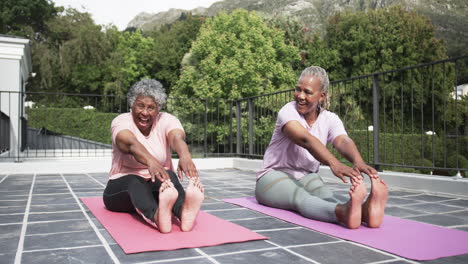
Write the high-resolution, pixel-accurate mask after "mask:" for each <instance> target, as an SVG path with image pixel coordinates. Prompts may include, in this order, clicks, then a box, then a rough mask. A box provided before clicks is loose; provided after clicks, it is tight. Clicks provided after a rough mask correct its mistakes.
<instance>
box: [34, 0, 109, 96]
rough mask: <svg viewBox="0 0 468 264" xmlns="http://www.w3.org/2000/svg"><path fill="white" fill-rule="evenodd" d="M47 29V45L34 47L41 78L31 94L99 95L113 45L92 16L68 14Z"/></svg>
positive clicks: (66, 12)
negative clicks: (41, 92)
mask: <svg viewBox="0 0 468 264" xmlns="http://www.w3.org/2000/svg"><path fill="white" fill-rule="evenodd" d="M47 26H48V28H49V33H48V36H47V41H44V42H35V43H33V45H32V61H33V68H34V69H35V71H36V73H37V76H36V77H35V78H34V79H32V80H31V84H30V85H29V86H28V91H34V92H36V91H48V92H58V93H82V94H86V93H99V92H100V91H101V90H102V88H103V83H102V80H103V79H104V76H105V73H106V72H105V64H106V60H107V57H108V56H109V54H110V52H111V50H112V42H111V41H109V39H108V38H107V35H106V34H105V33H104V32H103V31H102V29H101V27H100V26H97V25H95V24H94V21H93V20H92V18H91V15H90V14H89V13H81V12H79V11H77V10H75V9H67V10H65V12H64V13H63V14H61V15H59V16H57V17H55V18H54V19H52V20H51V21H49V22H48V23H47Z"/></svg>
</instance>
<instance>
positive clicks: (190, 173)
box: [177, 157, 198, 181]
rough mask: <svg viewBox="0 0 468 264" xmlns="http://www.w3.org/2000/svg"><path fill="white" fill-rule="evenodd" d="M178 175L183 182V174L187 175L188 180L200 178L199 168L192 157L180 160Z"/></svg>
mask: <svg viewBox="0 0 468 264" xmlns="http://www.w3.org/2000/svg"><path fill="white" fill-rule="evenodd" d="M177 174H178V176H179V179H180V180H181V181H182V179H183V177H184V176H183V174H185V176H186V177H187V179H192V178H193V179H195V178H198V171H197V167H195V164H194V163H193V160H192V158H191V157H181V158H180V159H179V164H178V165H177Z"/></svg>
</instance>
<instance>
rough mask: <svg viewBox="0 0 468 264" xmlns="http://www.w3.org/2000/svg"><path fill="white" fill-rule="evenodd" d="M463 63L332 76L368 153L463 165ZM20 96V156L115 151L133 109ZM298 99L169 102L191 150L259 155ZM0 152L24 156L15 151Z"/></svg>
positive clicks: (403, 163)
mask: <svg viewBox="0 0 468 264" xmlns="http://www.w3.org/2000/svg"><path fill="white" fill-rule="evenodd" d="M466 65H468V56H463V57H459V58H454V59H448V60H444V61H438V62H434V63H428V64H423V65H418V66H413V67H408V68H404V69H398V70H393V71H387V72H380V73H374V74H370V75H365V76H359V77H355V78H350V79H346V80H340V81H334V82H332V83H331V85H330V95H331V100H330V102H331V106H330V110H331V111H333V112H335V113H337V114H338V115H339V116H340V117H341V118H342V120H343V122H344V124H345V127H346V128H347V130H348V133H349V134H350V136H351V137H352V138H353V139H354V141H355V142H356V144H357V145H358V148H359V149H360V151H361V153H362V155H363V158H364V159H365V160H366V161H367V162H368V163H370V164H372V165H374V166H376V167H379V168H380V169H392V170H399V171H418V172H423V173H430V172H433V173H437V174H445V175H453V174H455V173H457V172H462V173H466V172H467V170H468V169H467V168H468V128H467V124H468V96H466V95H465V96H462V95H460V94H459V93H457V92H456V88H457V86H459V85H460V84H463V83H468V67H467V66H466ZM4 93H5V92H0V95H4ZM8 93H9V94H10V93H11V92H8ZM22 96H23V97H25V101H27V104H26V106H25V108H24V109H25V111H24V113H23V114H22V115H24V116H25V117H27V120H28V123H27V127H28V132H27V133H24V134H27V138H26V140H23V141H22V142H23V144H24V145H23V147H24V149H23V151H22V152H21V154H20V156H21V157H28V158H32V157H56V156H105V155H111V152H110V149H111V145H110V144H111V142H110V141H111V137H110V123H111V121H112V119H113V118H115V117H116V116H117V115H118V114H119V113H124V112H127V111H128V106H127V102H126V99H125V98H120V97H116V96H102V95H81V94H55V93H26V94H23V95H22ZM292 100H293V89H291V90H288V91H280V92H276V93H272V94H268V95H260V96H255V97H250V98H243V99H239V100H224V99H196V98H168V100H167V105H166V107H165V109H164V110H163V111H166V112H169V113H172V114H174V115H175V116H177V117H178V118H179V119H180V120H181V122H182V124H183V126H184V129H185V130H186V134H187V143H188V145H189V148H190V150H191V153H192V155H193V156H194V157H209V156H237V157H239V156H240V157H247V158H258V159H260V158H262V157H263V153H264V152H265V149H266V148H267V146H268V144H269V141H270V139H271V135H272V132H273V129H274V126H275V122H276V116H277V113H278V111H279V109H281V107H282V106H284V105H285V104H286V103H287V102H290V101H292ZM29 101H32V102H34V105H31V104H30V103H29ZM21 107H22V106H21ZM5 116H7V115H5ZM4 120H6V118H3V115H2V122H1V129H0V130H1V131H2V133H3V131H4V130H5V131H7V130H9V129H6V126H7V125H8V124H7V123H8V121H4ZM10 122H13V121H12V120H10ZM5 137H6V136H5ZM3 141H4V137H3V134H2V144H3ZM5 142H7V141H5ZM2 146H3V145H2ZM330 149H331V150H332V151H334V150H333V148H330ZM335 153H336V152H335ZM336 154H337V155H338V153H336ZM2 157H8V158H17V157H12V156H11V155H8V151H6V152H4V153H3V156H2Z"/></svg>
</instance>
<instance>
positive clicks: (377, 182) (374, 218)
mask: <svg viewBox="0 0 468 264" xmlns="http://www.w3.org/2000/svg"><path fill="white" fill-rule="evenodd" d="M371 184H372V189H371V193H370V195H369V198H367V201H366V202H365V203H364V204H363V206H362V221H363V222H366V223H367V226H368V227H371V228H376V227H379V226H380V225H381V224H382V222H383V218H384V214H385V206H386V204H387V200H388V187H387V184H385V182H384V181H383V180H381V179H373V178H371Z"/></svg>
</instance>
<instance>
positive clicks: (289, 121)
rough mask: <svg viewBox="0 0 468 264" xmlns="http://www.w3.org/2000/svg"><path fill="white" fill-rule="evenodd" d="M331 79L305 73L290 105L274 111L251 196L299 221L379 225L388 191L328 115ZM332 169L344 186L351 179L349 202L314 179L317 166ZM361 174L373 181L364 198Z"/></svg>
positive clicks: (323, 74) (319, 70) (320, 71)
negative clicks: (293, 213) (337, 154)
mask: <svg viewBox="0 0 468 264" xmlns="http://www.w3.org/2000/svg"><path fill="white" fill-rule="evenodd" d="M328 86H329V80H328V75H327V73H326V71H325V70H324V69H322V68H320V67H317V66H311V67H308V68H306V69H305V70H304V71H303V72H302V74H301V76H300V77H299V81H298V82H297V85H296V89H295V92H294V101H292V102H289V103H287V104H286V105H285V106H283V108H281V110H280V111H279V112H278V118H277V121H276V127H275V130H274V132H273V136H272V139H271V141H270V145H269V146H268V148H267V149H266V152H265V155H264V159H263V167H262V169H261V170H260V171H259V172H258V173H257V183H256V187H255V196H256V198H257V200H258V202H259V203H261V204H263V205H266V206H270V207H275V208H280V209H286V210H293V211H297V212H298V213H300V214H301V215H302V216H304V217H307V218H311V219H315V220H320V221H326V222H333V223H339V224H342V225H344V226H346V227H348V228H352V229H353V228H358V227H359V226H360V225H361V223H362V222H364V223H366V224H367V226H368V227H379V226H380V225H381V224H382V221H383V216H384V211H385V205H386V202H387V198H388V188H387V186H386V184H385V183H384V182H383V181H382V180H381V179H380V178H379V176H378V174H377V171H376V170H375V169H374V168H372V167H370V166H368V165H367V164H366V163H365V162H364V160H363V159H362V157H361V155H360V153H359V151H358V149H357V147H356V145H355V144H354V142H353V140H351V138H349V137H348V135H347V133H346V130H345V129H344V126H343V123H342V122H341V120H340V118H339V117H338V116H337V115H336V114H334V113H332V112H330V111H328V110H327V107H328ZM327 143H331V144H333V146H334V147H335V148H336V149H337V150H338V152H340V153H341V154H342V155H343V156H344V157H345V158H346V159H347V160H349V161H350V162H351V163H352V164H353V168H351V167H348V166H346V165H344V164H343V163H341V162H340V161H339V160H338V159H337V158H336V157H335V156H334V155H333V154H332V153H331V152H330V151H328V149H327V148H326V147H325V146H326V144H327ZM321 163H322V164H324V165H328V166H330V169H331V171H332V172H333V174H334V175H335V176H337V177H338V178H340V179H341V180H342V181H343V182H345V183H346V182H347V179H346V178H347V177H348V178H350V179H351V184H352V185H351V188H350V190H349V198H345V199H342V198H343V197H339V196H338V195H335V194H334V193H333V192H332V191H331V190H330V189H329V188H328V187H327V186H326V185H325V184H324V182H323V180H322V179H321V177H320V176H319V175H318V174H317V173H318V170H319V166H320V164H321ZM361 173H365V174H367V175H368V176H369V177H370V180H371V184H372V187H371V193H370V195H369V197H368V198H367V200H366V201H365V202H364V199H365V197H366V194H367V190H366V187H365V185H364V182H363V178H362V176H361Z"/></svg>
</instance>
